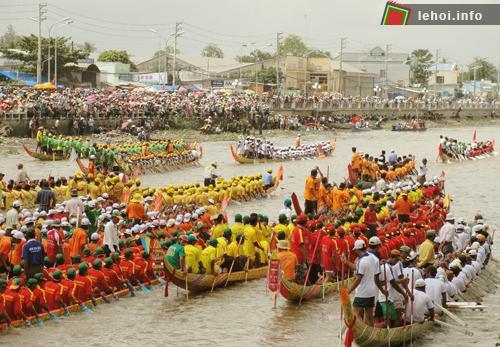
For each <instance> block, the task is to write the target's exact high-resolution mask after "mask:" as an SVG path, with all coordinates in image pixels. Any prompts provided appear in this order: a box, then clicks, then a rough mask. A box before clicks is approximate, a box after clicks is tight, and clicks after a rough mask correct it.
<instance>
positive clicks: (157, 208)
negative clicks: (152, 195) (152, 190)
mask: <svg viewBox="0 0 500 347" xmlns="http://www.w3.org/2000/svg"><path fill="white" fill-rule="evenodd" d="M162 202H163V195H162V194H161V193H158V196H157V197H156V199H155V201H154V202H153V211H154V212H158V211H160V207H161V203H162Z"/></svg>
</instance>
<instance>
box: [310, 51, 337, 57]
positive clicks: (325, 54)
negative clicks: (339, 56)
mask: <svg viewBox="0 0 500 347" xmlns="http://www.w3.org/2000/svg"><path fill="white" fill-rule="evenodd" d="M309 57H311V58H330V59H331V58H332V56H331V53H330V52H329V51H322V50H321V49H313V50H312V52H311V53H310V54H309Z"/></svg>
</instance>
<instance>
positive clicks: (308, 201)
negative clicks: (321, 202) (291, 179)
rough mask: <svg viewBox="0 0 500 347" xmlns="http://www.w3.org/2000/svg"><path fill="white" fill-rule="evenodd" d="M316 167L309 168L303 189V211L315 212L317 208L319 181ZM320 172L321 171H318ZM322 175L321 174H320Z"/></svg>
mask: <svg viewBox="0 0 500 347" xmlns="http://www.w3.org/2000/svg"><path fill="white" fill-rule="evenodd" d="M318 171H319V170H318V167H316V169H313V170H311V175H310V176H309V177H307V179H306V184H305V189H304V200H305V211H304V212H305V213H306V214H308V213H316V210H317V209H318V195H319V187H320V185H321V181H320V180H319V179H318V177H317V176H318ZM320 174H321V173H320ZM321 176H323V175H321Z"/></svg>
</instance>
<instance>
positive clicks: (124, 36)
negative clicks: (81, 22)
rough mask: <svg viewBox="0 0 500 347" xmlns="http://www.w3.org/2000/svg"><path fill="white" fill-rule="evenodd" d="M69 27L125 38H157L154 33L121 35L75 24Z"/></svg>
mask: <svg viewBox="0 0 500 347" xmlns="http://www.w3.org/2000/svg"><path fill="white" fill-rule="evenodd" d="M68 28H70V29H72V28H76V29H79V30H82V31H87V32H91V33H95V34H99V35H106V36H113V37H123V38H131V39H132V38H133V39H156V38H155V37H154V36H153V35H148V36H131V35H119V34H114V33H106V32H102V31H97V30H92V29H88V28H82V27H79V26H78V25H73V24H71V26H70V27H68Z"/></svg>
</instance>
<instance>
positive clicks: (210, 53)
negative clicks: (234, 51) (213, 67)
mask: <svg viewBox="0 0 500 347" xmlns="http://www.w3.org/2000/svg"><path fill="white" fill-rule="evenodd" d="M201 55H202V56H203V57H207V58H219V59H222V58H224V52H222V49H220V48H219V47H218V46H217V45H216V44H214V43H209V44H208V45H207V46H206V47H205V48H203V50H202V51H201Z"/></svg>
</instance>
